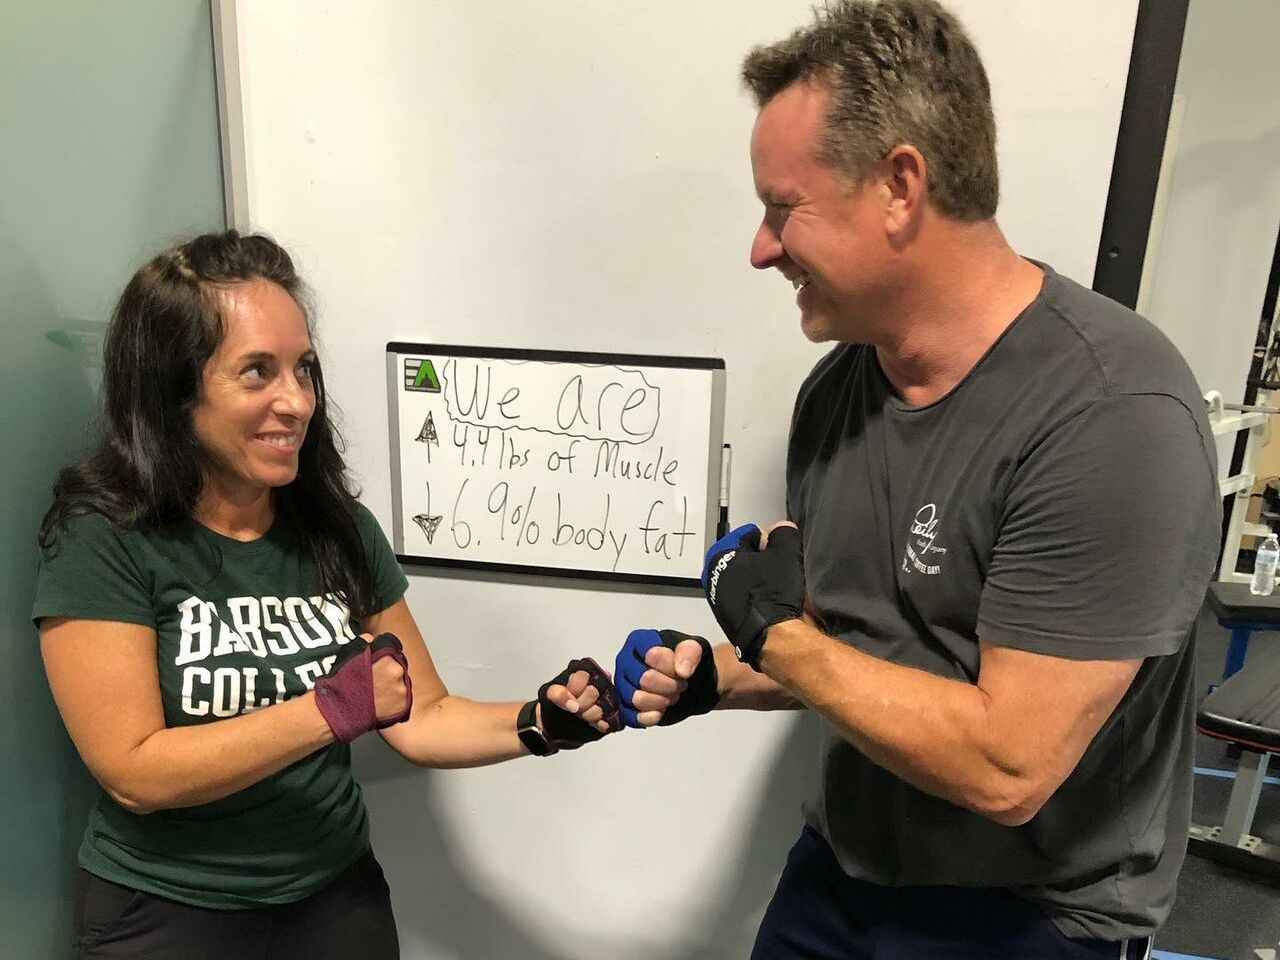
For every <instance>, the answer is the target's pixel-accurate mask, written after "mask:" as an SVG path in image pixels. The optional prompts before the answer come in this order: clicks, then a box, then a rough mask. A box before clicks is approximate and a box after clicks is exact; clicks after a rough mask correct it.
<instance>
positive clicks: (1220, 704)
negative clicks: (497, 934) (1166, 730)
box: [1196, 584, 1280, 753]
mask: <svg viewBox="0 0 1280 960" xmlns="http://www.w3.org/2000/svg"><path fill="white" fill-rule="evenodd" d="M1232 586H1234V584H1232ZM1240 586H1245V585H1244V584H1240ZM1246 589H1248V588H1247V587H1246ZM1196 727H1197V729H1199V731H1200V732H1201V733H1203V734H1205V735H1206V736H1210V737H1215V738H1217V739H1219V740H1228V741H1230V742H1232V743H1238V744H1240V745H1241V746H1242V747H1248V748H1249V749H1251V750H1259V751H1265V752H1268V753H1280V643H1278V642H1275V641H1270V642H1267V643H1261V642H1260V643H1258V644H1257V645H1256V649H1255V650H1254V651H1253V653H1252V654H1250V656H1249V659H1248V661H1246V663H1245V665H1244V669H1243V670H1241V671H1240V672H1239V673H1237V674H1235V675H1234V676H1232V677H1230V678H1229V679H1227V680H1226V681H1224V682H1223V684H1222V686H1220V687H1219V688H1218V689H1217V690H1215V691H1214V692H1213V693H1211V694H1209V696H1208V697H1206V698H1205V701H1204V703H1203V705H1202V706H1201V707H1200V713H1199V715H1198V716H1197V718H1196Z"/></svg>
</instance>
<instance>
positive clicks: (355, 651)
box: [315, 633, 413, 743]
mask: <svg viewBox="0 0 1280 960" xmlns="http://www.w3.org/2000/svg"><path fill="white" fill-rule="evenodd" d="M383 657H391V659H393V660H395V662H396V663H398V664H400V669H401V670H403V671H404V689H405V705H404V710H402V711H401V712H400V713H397V714H395V715H394V716H390V717H379V716H378V715H377V713H376V712H375V707H374V702H373V665H374V663H376V662H377V661H378V660H381V659H382V658H383ZM315 690H316V706H317V707H318V708H319V709H320V715H321V716H322V717H324V719H325V722H326V723H328V724H329V727H330V729H332V730H333V735H334V736H335V737H337V738H338V739H339V740H341V741H342V742H343V743H350V742H351V741H352V740H354V739H355V738H356V737H358V736H360V735H361V734H363V733H368V732H369V731H370V730H374V729H378V730H381V729H382V728H384V727H389V726H391V725H392V724H395V723H399V722H400V721H402V720H407V719H408V718H409V709H410V708H411V707H412V706H413V683H412V681H410V679H409V662H408V661H407V660H405V658H404V651H403V650H402V649H401V648H400V638H399V637H397V636H396V635H395V634H394V633H380V634H378V636H377V637H375V638H374V639H373V641H372V642H371V643H365V642H364V640H361V639H356V640H352V641H351V642H349V643H348V644H347V645H346V647H345V648H343V651H342V652H341V653H339V654H338V656H337V657H336V658H334V661H333V666H331V667H330V668H329V672H328V673H326V674H325V675H324V676H323V677H321V678H320V679H319V680H317V681H316V687H315Z"/></svg>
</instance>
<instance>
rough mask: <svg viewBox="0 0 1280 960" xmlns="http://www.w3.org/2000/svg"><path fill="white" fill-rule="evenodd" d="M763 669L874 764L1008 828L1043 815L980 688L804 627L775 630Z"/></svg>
mask: <svg viewBox="0 0 1280 960" xmlns="http://www.w3.org/2000/svg"><path fill="white" fill-rule="evenodd" d="M730 652H732V651H730ZM760 662H761V667H762V668H763V669H764V671H765V673H766V674H768V675H769V676H770V677H771V678H772V679H773V680H774V681H776V682H777V683H778V684H779V685H780V686H781V687H782V688H783V689H785V690H788V691H791V692H792V693H793V694H794V695H795V696H796V697H797V698H798V699H799V700H800V701H802V702H803V703H804V704H805V705H806V706H809V707H811V708H813V709H814V710H817V711H819V712H820V713H822V714H823V715H824V716H825V717H826V718H827V719H828V720H830V721H831V722H832V723H833V724H834V725H835V726H836V727H837V728H838V729H839V730H840V731H841V733H842V734H843V735H844V737H845V738H846V739H847V740H849V742H850V743H852V744H853V745H854V746H855V747H857V748H858V750H860V751H861V752H862V753H863V754H865V755H866V756H867V757H868V758H870V759H871V760H872V761H874V762H875V763H877V764H879V765H880V766H882V767H884V768H885V769H887V770H889V771H891V772H892V773H894V774H896V775H898V776H899V777H901V778H902V779H904V780H906V781H907V782H908V783H911V784H912V785H914V786H916V787H918V788H919V789H921V790H924V791H925V792H927V793H931V794H933V795H935V796H939V797H942V798H944V799H946V800H950V801H951V802H953V803H956V804H958V805H960V806H963V807H966V808H968V809H971V810H974V811H976V812H978V813H981V814H983V815H984V816H987V817H989V818H991V819H993V820H996V821H997V822H1000V823H1009V824H1014V823H1020V822H1025V820H1026V819H1028V818H1029V817H1030V816H1031V815H1033V814H1034V813H1035V809H1034V808H1038V806H1039V803H1038V802H1035V801H1029V800H1028V796H1029V794H1032V793H1034V790H1032V789H1030V788H1029V784H1028V783H1027V782H1026V778H1025V776H1024V774H1023V771H1021V770H1019V769H1018V764H1017V763H1015V762H1011V759H1010V757H1008V756H1007V755H1005V751H1002V750H1001V749H1000V748H1001V743H1000V735H999V733H998V731H997V730H995V729H993V725H992V720H991V717H990V716H989V714H988V710H987V705H986V697H985V694H984V693H983V691H982V690H981V689H980V688H979V687H977V686H976V685H974V684H970V683H965V682H962V681H957V680H949V679H946V678H943V677H939V676H936V675H934V674H931V673H927V672H925V671H923V670H916V669H914V668H912V667H906V666H902V665H899V664H895V663H890V662H888V661H885V660H880V659H878V658H876V657H873V656H870V655H869V654H865V653H862V652H861V651H859V650H855V649H853V648H852V647H849V646H846V645H844V644H842V643H840V642H839V641H836V640H833V639H832V638H831V637H828V636H826V635H825V634H823V633H822V632H821V631H819V630H818V629H816V628H815V627H812V626H810V625H808V624H805V623H803V622H802V621H799V620H794V621H788V622H786V623H782V624H778V625H777V626H775V627H773V628H771V629H770V633H769V638H768V640H767V641H766V643H765V645H764V649H763V653H762V656H761V661H760ZM1040 802H1042V801H1040ZM1029 807H1033V808H1029Z"/></svg>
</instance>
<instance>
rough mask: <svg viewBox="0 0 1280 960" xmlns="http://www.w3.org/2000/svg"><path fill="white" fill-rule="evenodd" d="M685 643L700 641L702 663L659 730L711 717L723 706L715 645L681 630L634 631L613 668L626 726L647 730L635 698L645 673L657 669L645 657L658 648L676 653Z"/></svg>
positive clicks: (665, 712)
mask: <svg viewBox="0 0 1280 960" xmlns="http://www.w3.org/2000/svg"><path fill="white" fill-rule="evenodd" d="M682 640H696V641H698V645H699V646H700V647H702V659H701V660H699V661H698V666H697V667H696V668H694V671H693V676H691V677H689V679H688V681H686V683H687V686H686V687H685V689H684V691H683V692H682V693H681V694H680V698H679V699H678V700H677V701H676V702H675V703H673V704H672V705H671V706H669V707H668V708H667V709H666V710H665V711H664V712H663V714H662V719H661V720H659V721H658V726H660V727H669V726H671V725H672V724H673V723H679V722H680V721H681V720H684V719H686V718H688V717H696V716H698V715H700V714H703V713H710V712H711V711H712V710H714V709H715V708H716V704H718V703H719V702H720V692H719V689H718V688H719V686H720V676H719V674H718V673H717V672H716V661H715V657H714V656H713V655H712V653H711V644H709V643H707V641H706V640H704V639H703V638H702V637H691V636H690V635H689V634H687V633H681V632H680V631H679V630H632V631H631V632H630V633H629V634H627V642H626V643H624V644H623V645H622V649H621V650H619V651H618V657H617V659H616V660H615V661H614V668H613V682H614V683H615V684H617V686H618V700H619V707H620V710H621V713H622V722H623V723H625V724H626V725H627V726H629V727H636V728H638V729H644V728H643V726H642V725H641V723H640V720H639V718H638V717H637V713H638V712H639V711H637V710H636V708H635V705H634V704H633V702H632V699H631V698H632V697H633V696H634V695H635V693H636V691H637V690H639V689H640V678H641V677H642V676H644V672H645V671H646V670H651V669H653V668H652V667H650V666H649V665H648V664H646V663H645V662H644V656H645V654H646V653H648V652H649V651H650V650H652V649H653V648H654V647H666V648H667V649H668V650H675V648H676V647H677V646H678V645H679V643H680V642H681V641H682Z"/></svg>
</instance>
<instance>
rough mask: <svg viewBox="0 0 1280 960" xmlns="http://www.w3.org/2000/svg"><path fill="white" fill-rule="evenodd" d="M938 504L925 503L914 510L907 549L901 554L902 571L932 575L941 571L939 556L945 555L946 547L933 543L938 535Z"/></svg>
mask: <svg viewBox="0 0 1280 960" xmlns="http://www.w3.org/2000/svg"><path fill="white" fill-rule="evenodd" d="M940 519H941V518H940V517H939V516H938V505H937V504H935V503H926V504H925V505H924V506H923V507H921V508H920V509H919V510H917V511H916V515H915V519H913V520H912V521H911V532H910V535H909V536H908V537H907V549H906V550H905V551H904V553H903V555H902V572H903V573H910V572H911V571H912V570H914V571H915V572H916V573H923V574H924V575H925V576H929V577H933V576H936V575H938V574H939V573H941V572H942V566H941V562H940V561H941V558H942V557H943V556H945V555H946V552H947V548H946V547H939V546H937V545H936V544H935V543H934V540H935V539H936V538H937V536H938V523H939V520H940Z"/></svg>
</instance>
